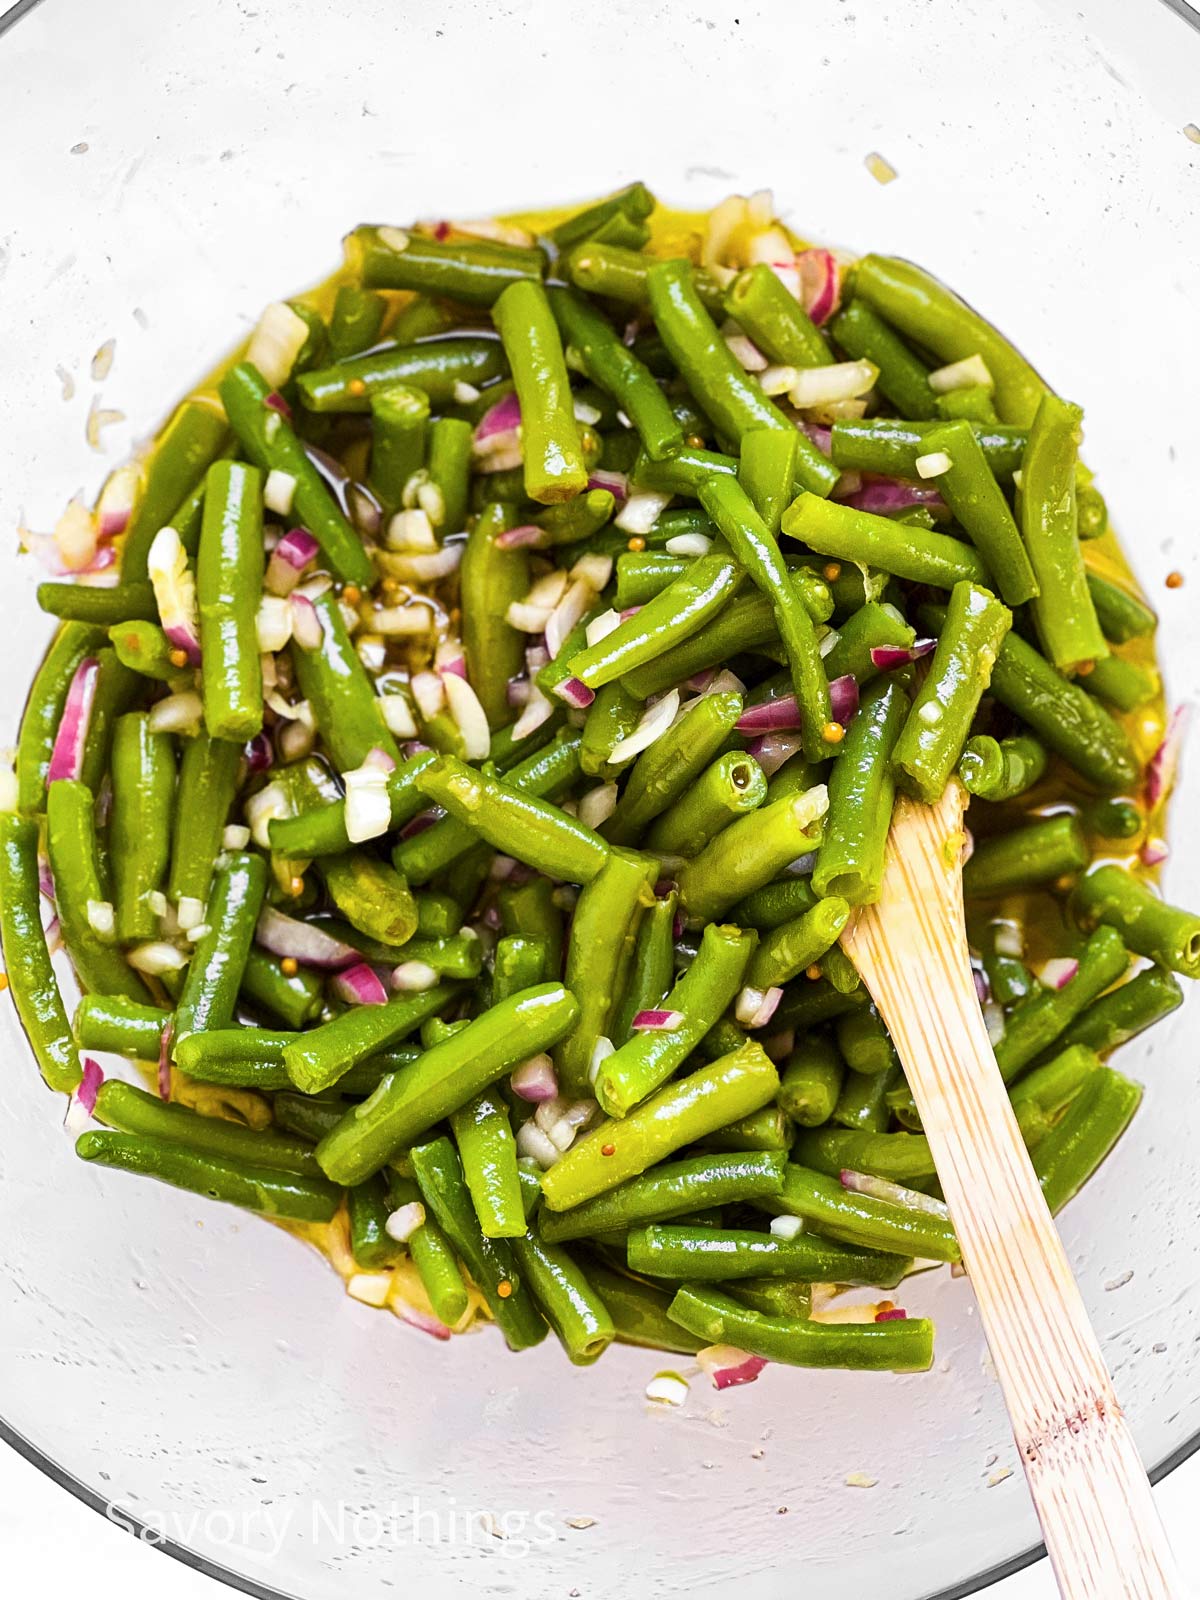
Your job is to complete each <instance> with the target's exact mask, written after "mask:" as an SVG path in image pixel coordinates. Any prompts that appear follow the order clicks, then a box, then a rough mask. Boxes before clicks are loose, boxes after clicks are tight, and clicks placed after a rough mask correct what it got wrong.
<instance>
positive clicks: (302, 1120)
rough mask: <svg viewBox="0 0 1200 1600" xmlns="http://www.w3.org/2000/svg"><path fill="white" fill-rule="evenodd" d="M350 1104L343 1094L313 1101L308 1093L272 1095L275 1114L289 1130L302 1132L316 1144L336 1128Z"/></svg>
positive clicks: (289, 1131) (302, 1136)
mask: <svg viewBox="0 0 1200 1600" xmlns="http://www.w3.org/2000/svg"><path fill="white" fill-rule="evenodd" d="M347 1104H348V1102H347V1101H345V1100H344V1099H342V1098H341V1096H340V1095H339V1096H338V1098H337V1099H336V1100H312V1099H310V1098H309V1096H308V1095H306V1094H294V1093H291V1092H288V1091H284V1092H281V1093H279V1094H276V1095H275V1096H274V1097H273V1098H272V1100H271V1115H272V1117H273V1118H274V1119H275V1121H276V1122H277V1123H278V1124H279V1126H280V1127H281V1128H284V1129H286V1130H287V1132H288V1133H298V1134H299V1135H300V1137H301V1138H302V1139H307V1140H309V1141H310V1142H312V1143H313V1144H315V1143H316V1142H317V1140H318V1139H320V1138H321V1137H322V1135H323V1134H325V1133H328V1131H329V1129H330V1128H332V1127H333V1125H334V1123H335V1122H337V1120H338V1118H339V1117H340V1116H341V1115H342V1113H343V1112H344V1111H345V1110H346V1107H347Z"/></svg>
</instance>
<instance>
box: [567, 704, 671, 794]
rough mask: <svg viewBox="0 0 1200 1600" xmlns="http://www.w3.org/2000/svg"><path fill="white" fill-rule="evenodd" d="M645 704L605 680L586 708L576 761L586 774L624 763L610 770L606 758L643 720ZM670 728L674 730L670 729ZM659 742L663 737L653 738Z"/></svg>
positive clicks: (618, 767) (606, 769)
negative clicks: (577, 759)
mask: <svg viewBox="0 0 1200 1600" xmlns="http://www.w3.org/2000/svg"><path fill="white" fill-rule="evenodd" d="M645 709H646V708H645V706H644V705H643V704H642V702H641V701H640V700H635V699H634V697H633V696H632V695H631V694H629V693H628V691H627V690H626V689H625V687H624V685H623V684H622V683H621V682H620V681H619V680H618V681H617V682H614V683H606V684H605V685H604V687H603V688H602V689H601V690H600V691H599V693H598V694H597V695H596V698H595V699H594V700H593V701H592V703H591V705H590V706H589V707H588V708H587V712H586V715H585V720H584V724H583V742H582V744H581V745H580V747H579V764H580V766H581V767H582V768H583V770H584V772H586V773H587V774H588V776H589V777H596V776H599V775H600V774H604V775H605V776H606V777H607V776H609V775H610V772H611V771H617V772H619V771H621V770H622V767H623V765H624V763H621V764H618V765H617V766H616V767H615V768H611V769H610V762H609V757H610V756H611V755H612V753H613V751H614V750H615V749H616V748H617V746H618V745H619V744H620V743H621V741H622V740H623V739H627V738H628V737H629V735H630V734H631V733H633V731H634V729H635V728H636V727H637V725H638V723H639V722H640V721H641V720H642V715H643V713H644V711H645ZM672 731H673V730H672ZM656 742H657V743H658V744H661V743H662V740H661V739H660V740H658V741H656Z"/></svg>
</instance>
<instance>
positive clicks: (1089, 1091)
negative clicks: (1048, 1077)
mask: <svg viewBox="0 0 1200 1600" xmlns="http://www.w3.org/2000/svg"><path fill="white" fill-rule="evenodd" d="M1141 1098H1142V1086H1141V1084H1140V1083H1134V1082H1133V1081H1132V1080H1131V1079H1129V1078H1126V1077H1123V1076H1122V1075H1121V1074H1120V1073H1119V1072H1114V1071H1113V1069H1112V1068H1111V1067H1100V1068H1098V1069H1097V1071H1096V1072H1094V1073H1093V1074H1092V1075H1091V1077H1090V1079H1089V1080H1088V1082H1087V1083H1086V1084H1085V1085H1084V1087H1083V1089H1082V1090H1081V1091H1080V1093H1079V1094H1078V1095H1077V1096H1076V1098H1075V1100H1074V1101H1073V1102H1072V1104H1071V1105H1070V1106H1069V1107H1068V1109H1067V1112H1066V1115H1065V1116H1064V1117H1063V1119H1062V1121H1061V1122H1060V1123H1058V1125H1057V1126H1056V1127H1054V1128H1052V1129H1051V1130H1050V1132H1049V1133H1048V1134H1047V1135H1046V1137H1045V1138H1044V1139H1043V1140H1042V1141H1041V1142H1040V1143H1039V1144H1038V1146H1037V1149H1036V1150H1035V1151H1034V1154H1033V1170H1034V1172H1035V1173H1036V1174H1037V1178H1038V1182H1039V1184H1040V1185H1041V1189H1042V1195H1043V1198H1044V1199H1045V1201H1046V1204H1047V1206H1049V1208H1050V1211H1051V1213H1055V1212H1058V1211H1061V1210H1062V1208H1063V1206H1065V1205H1066V1203H1067V1201H1068V1200H1070V1199H1071V1197H1072V1196H1073V1195H1075V1194H1077V1193H1078V1192H1079V1190H1080V1189H1081V1188H1082V1187H1083V1185H1084V1184H1085V1183H1086V1182H1087V1180H1088V1179H1089V1178H1090V1177H1091V1176H1092V1174H1093V1173H1094V1172H1095V1171H1096V1168H1097V1167H1098V1166H1099V1165H1100V1163H1101V1162H1102V1161H1103V1160H1104V1158H1105V1156H1106V1155H1107V1154H1108V1152H1109V1151H1110V1150H1111V1149H1112V1147H1113V1145H1114V1144H1116V1142H1117V1140H1118V1139H1119V1138H1120V1137H1121V1135H1122V1133H1124V1131H1125V1129H1126V1128H1127V1127H1128V1125H1129V1120H1130V1118H1131V1117H1132V1116H1133V1113H1134V1112H1135V1111H1136V1110H1137V1108H1138V1105H1139V1104H1140V1102H1141Z"/></svg>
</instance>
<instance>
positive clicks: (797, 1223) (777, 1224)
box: [771, 1217, 804, 1239]
mask: <svg viewBox="0 0 1200 1600" xmlns="http://www.w3.org/2000/svg"><path fill="white" fill-rule="evenodd" d="M771 1232H772V1233H773V1234H774V1235H775V1237H776V1238H777V1239H794V1238H795V1237H796V1235H797V1234H798V1233H803V1232H804V1219H803V1218H802V1217H772V1218H771Z"/></svg>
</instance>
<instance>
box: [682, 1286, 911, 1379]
mask: <svg viewBox="0 0 1200 1600" xmlns="http://www.w3.org/2000/svg"><path fill="white" fill-rule="evenodd" d="M670 1315H671V1318H672V1320H674V1321H676V1322H678V1323H679V1324H680V1326H681V1327H683V1328H686V1329H687V1330H688V1331H689V1332H690V1333H694V1334H696V1335H698V1336H699V1337H702V1338H704V1339H706V1340H707V1341H708V1342H709V1343H710V1344H713V1343H718V1342H719V1343H728V1344H733V1345H735V1346H736V1348H737V1349H739V1350H747V1351H749V1353H750V1354H751V1355H756V1356H760V1357H761V1358H762V1359H763V1360H764V1361H780V1362H784V1363H786V1364H787V1365H788V1366H793V1367H851V1368H853V1369H854V1370H855V1371H858V1372H926V1371H928V1369H929V1368H930V1367H931V1366H932V1365H933V1323H932V1322H929V1321H926V1320H925V1319H924V1318H917V1317H912V1318H906V1319H903V1320H900V1321H895V1322H877V1323H859V1324H855V1323H825V1322H808V1321H804V1320H801V1319H798V1318H793V1317H770V1316H764V1315H762V1314H761V1313H760V1312H757V1311H755V1310H752V1309H750V1308H748V1307H746V1306H740V1305H738V1303H737V1302H736V1301H735V1300H731V1299H729V1297H728V1296H727V1295H723V1294H719V1293H717V1292H716V1291H715V1290H711V1289H708V1290H703V1289H693V1288H683V1289H680V1290H679V1292H678V1293H677V1294H676V1296H675V1298H674V1300H672V1302H671V1307H670Z"/></svg>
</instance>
